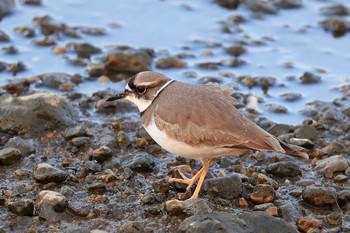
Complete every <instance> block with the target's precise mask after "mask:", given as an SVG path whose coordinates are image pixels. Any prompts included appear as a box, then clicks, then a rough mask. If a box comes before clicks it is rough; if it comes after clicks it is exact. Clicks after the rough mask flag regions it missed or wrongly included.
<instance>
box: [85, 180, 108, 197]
mask: <svg viewBox="0 0 350 233" xmlns="http://www.w3.org/2000/svg"><path fill="white" fill-rule="evenodd" d="M106 190H107V186H106V185H105V184H104V183H101V182H94V183H92V184H91V185H89V186H88V191H89V192H91V193H93V194H99V195H102V194H104V193H105V192H106Z"/></svg>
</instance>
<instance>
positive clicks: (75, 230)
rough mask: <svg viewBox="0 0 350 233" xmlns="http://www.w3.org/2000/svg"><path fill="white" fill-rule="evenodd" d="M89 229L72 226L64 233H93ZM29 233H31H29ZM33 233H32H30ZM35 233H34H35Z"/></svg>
mask: <svg viewBox="0 0 350 233" xmlns="http://www.w3.org/2000/svg"><path fill="white" fill-rule="evenodd" d="M91 232H92V231H90V229H89V228H87V227H80V226H74V225H71V226H69V228H67V229H66V230H65V231H64V233H91ZM28 233H29V232H28ZM30 233H32V232H30ZM33 233H34V232H33Z"/></svg>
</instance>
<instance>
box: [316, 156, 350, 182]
mask: <svg viewBox="0 0 350 233" xmlns="http://www.w3.org/2000/svg"><path fill="white" fill-rule="evenodd" d="M348 167H349V164H348V161H347V159H346V158H344V157H343V156H340V155H334V156H331V157H329V158H326V159H322V160H318V161H317V162H316V166H315V170H319V171H321V172H323V174H324V176H325V177H326V178H332V176H333V173H334V172H338V171H345V170H346V169H347V168H348Z"/></svg>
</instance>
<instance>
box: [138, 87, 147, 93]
mask: <svg viewBox="0 0 350 233" xmlns="http://www.w3.org/2000/svg"><path fill="white" fill-rule="evenodd" d="M136 92H137V93H138V94H143V93H145V92H146V87H136Z"/></svg>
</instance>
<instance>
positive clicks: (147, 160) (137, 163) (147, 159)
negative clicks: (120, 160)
mask: <svg viewBox="0 0 350 233" xmlns="http://www.w3.org/2000/svg"><path fill="white" fill-rule="evenodd" d="M154 166H155V162H154V160H153V157H151V156H150V155H148V154H141V155H137V156H135V157H134V158H133V160H132V161H131V163H130V164H129V165H128V167H130V168H131V170H133V171H136V172H151V171H153V168H154Z"/></svg>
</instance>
